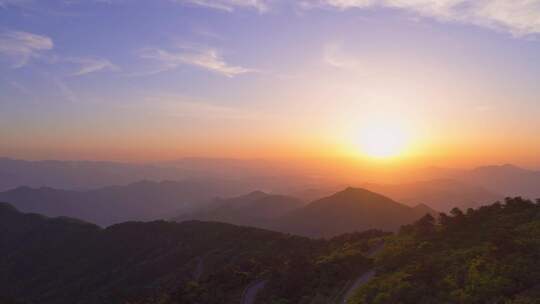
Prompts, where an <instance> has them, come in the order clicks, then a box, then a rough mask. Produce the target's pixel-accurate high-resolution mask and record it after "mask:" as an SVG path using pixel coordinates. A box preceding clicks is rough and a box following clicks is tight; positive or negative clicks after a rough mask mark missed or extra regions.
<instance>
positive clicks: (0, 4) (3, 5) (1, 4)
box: [0, 0, 30, 8]
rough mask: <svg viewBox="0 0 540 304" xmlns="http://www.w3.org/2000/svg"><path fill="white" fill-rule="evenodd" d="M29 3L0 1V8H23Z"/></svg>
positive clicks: (28, 1) (27, 0)
mask: <svg viewBox="0 0 540 304" xmlns="http://www.w3.org/2000/svg"><path fill="white" fill-rule="evenodd" d="M29 3H30V0H0V8H8V7H10V6H24V5H26V4H29Z"/></svg>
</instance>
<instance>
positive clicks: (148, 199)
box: [0, 180, 244, 226]
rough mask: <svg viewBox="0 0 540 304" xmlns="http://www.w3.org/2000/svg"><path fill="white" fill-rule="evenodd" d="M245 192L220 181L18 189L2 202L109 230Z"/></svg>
mask: <svg viewBox="0 0 540 304" xmlns="http://www.w3.org/2000/svg"><path fill="white" fill-rule="evenodd" d="M243 191H244V188H243V187H239V186H238V185H237V184H236V183H229V182H226V181H221V180H186V181H180V182H172V181H163V182H151V181H141V182H137V183H132V184H129V185H126V186H110V187H104V188H99V189H94V190H85V191H75V190H60V189H53V188H46V187H42V188H29V187H19V188H16V189H13V190H9V191H5V192H0V201H9V202H11V203H12V204H13V205H14V206H16V207H17V208H19V209H20V210H22V211H24V212H34V213H40V214H44V215H47V216H68V217H74V218H80V219H82V220H85V221H88V222H92V223H95V224H99V225H103V226H107V225H110V224H114V223H120V222H123V221H128V220H152V219H160V218H169V217H171V216H172V215H173V214H178V213H179V212H191V211H193V210H195V209H198V208H200V207H201V206H202V205H204V203H205V202H206V201H209V200H211V199H214V198H215V197H218V196H231V195H237V194H239V193H242V192H243Z"/></svg>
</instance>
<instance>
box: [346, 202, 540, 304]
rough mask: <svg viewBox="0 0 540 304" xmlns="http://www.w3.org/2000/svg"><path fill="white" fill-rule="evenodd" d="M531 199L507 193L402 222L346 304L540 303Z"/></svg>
mask: <svg viewBox="0 0 540 304" xmlns="http://www.w3.org/2000/svg"><path fill="white" fill-rule="evenodd" d="M538 203H540V202H538ZM538 203H536V204H535V203H533V202H532V201H529V200H524V199H521V198H513V199H507V200H506V201H505V203H504V204H501V203H495V204H493V205H490V206H486V207H481V208H479V209H476V210H473V209H469V210H467V211H466V212H463V211H461V210H459V209H453V210H452V212H451V214H450V215H446V214H441V216H440V217H439V218H438V220H435V219H434V218H433V217H431V216H426V217H424V218H422V219H421V220H419V221H417V222H416V223H415V224H413V225H408V226H404V227H403V228H402V229H401V231H400V233H399V234H398V235H397V236H395V237H392V238H389V239H388V240H387V242H386V245H385V250H384V251H383V253H382V254H381V255H380V258H379V259H378V261H377V265H378V275H377V276H376V277H375V278H374V279H373V280H372V281H370V282H369V284H367V285H365V286H364V287H362V288H361V289H359V290H358V292H357V294H356V296H355V299H354V300H353V301H351V302H350V304H360V303H366V304H367V303H370V304H383V303H384V304H391V303H403V304H407V303H411V304H413V303H414V304H422V303H425V304H428V303H508V304H509V303H513V304H518V303H519V304H526V303H527V304H529V303H531V304H532V303H540V300H539V299H540V284H539V282H540V205H539V204H538Z"/></svg>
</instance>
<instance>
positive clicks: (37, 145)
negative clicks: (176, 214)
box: [0, 0, 540, 165]
mask: <svg viewBox="0 0 540 304" xmlns="http://www.w3.org/2000/svg"><path fill="white" fill-rule="evenodd" d="M539 37H540V1H535V0H532V1H531V0H528V1H526V0H522V1H505V0H493V1H487V0H479V1H464V0H441V1H435V0H381V1H375V0H313V1H307V0H306V1H284V0H268V1H265V0H185V1H181V0H177V1H174V0H156V1H142V0H141V1H138V0H94V1H92V0H87V1H83V0H71V1H67V0H62V1H60V0H50V1H37V0H34V1H32V0H0V91H1V92H2V94H1V95H0V109H1V111H0V127H1V130H0V136H1V137H2V138H3V139H2V141H3V145H2V146H1V147H0V154H4V155H9V156H15V157H23V158H100V159H101V158H104V159H109V158H112V159H120V158H123V157H125V158H126V159H153V158H160V159H161V158H163V159H165V158H175V157H180V156H188V155H189V156H191V155H196V156H232V157H244V156H246V157H254V156H261V157H267V156H268V157H274V156H280V157H281V156H288V155H293V154H295V153H296V154H300V155H305V154H311V155H312V156H316V155H324V154H330V153H329V152H327V151H329V150H331V151H334V152H332V153H338V154H339V153H344V154H347V153H350V151H351V150H353V148H351V147H352V146H354V141H355V139H354V137H355V136H356V135H355V134H356V133H358V132H360V131H359V129H361V128H362V121H367V120H369V119H370V117H374V116H376V117H379V116H380V117H381V118H380V120H381V121H382V122H384V120H396V119H398V120H401V121H402V124H403V125H407V127H408V128H410V129H411V130H413V131H412V132H413V133H414V136H413V137H414V142H415V145H416V146H417V147H416V148H415V149H414V150H415V151H416V154H421V155H422V157H427V156H432V157H433V159H437V157H439V158H440V159H445V160H448V159H452V160H454V161H455V162H456V163H460V161H461V162H463V163H468V162H475V161H477V160H478V158H479V157H480V156H479V155H476V154H477V153H476V152H474V151H475V150H478V147H477V146H476V145H477V143H478V142H479V139H481V140H480V141H481V142H482V146H481V147H482V148H483V149H486V150H487V149H489V150H490V151H492V150H497V151H499V152H497V153H493V156H492V157H491V158H488V160H487V161H493V162H506V161H508V162H517V163H523V164H532V165H537V164H538V162H540V160H538V159H537V157H536V155H538V153H540V137H539V135H538V132H537V130H539V129H540V124H539V122H538V121H539V120H538V119H537V117H538V115H539V114H540V106H539V102H540V100H539V99H540V87H539V86H538V83H539V80H540V79H539V78H540V77H539V76H540V72H539V71H540V42H539V41H538V38H539ZM398 117H399V118H398ZM443 138H444V140H442V139H443ZM508 145H512V146H513V147H515V150H520V151H521V150H523V149H526V150H527V151H526V152H522V151H521V152H518V151H514V150H512V149H509V148H507V147H506V146H508ZM440 150H444V151H453V152H452V153H454V154H452V155H453V156H451V155H447V154H449V153H450V152H445V153H444V155H442V154H441V155H438V154H437V153H438V152H437V151H440ZM469 150H470V151H469ZM507 150H508V151H507ZM314 151H317V152H314ZM457 151H465V152H462V153H461V154H460V153H459V152H457ZM293 152H294V153H293ZM463 154H466V155H463ZM464 159H466V160H467V161H463V160H464Z"/></svg>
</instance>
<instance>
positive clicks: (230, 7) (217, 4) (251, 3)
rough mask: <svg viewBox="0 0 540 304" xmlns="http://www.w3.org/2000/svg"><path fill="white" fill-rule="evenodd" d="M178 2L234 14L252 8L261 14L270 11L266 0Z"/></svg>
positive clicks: (178, 0) (189, 0)
mask: <svg viewBox="0 0 540 304" xmlns="http://www.w3.org/2000/svg"><path fill="white" fill-rule="evenodd" d="M176 2H180V3H188V4H192V5H197V6H202V7H207V8H212V9H217V10H221V11H226V12H233V11H234V10H235V9H237V8H251V9H256V10H258V11H259V12H265V11H267V10H268V3H267V1H266V0H176Z"/></svg>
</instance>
